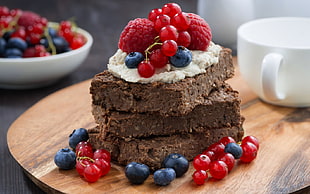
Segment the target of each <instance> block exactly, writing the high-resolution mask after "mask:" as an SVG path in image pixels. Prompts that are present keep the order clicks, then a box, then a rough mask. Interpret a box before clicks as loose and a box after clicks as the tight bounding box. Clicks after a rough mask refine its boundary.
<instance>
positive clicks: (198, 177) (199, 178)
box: [192, 170, 208, 185]
mask: <svg viewBox="0 0 310 194" xmlns="http://www.w3.org/2000/svg"><path fill="white" fill-rule="evenodd" d="M192 178H193V181H194V182H195V183H196V184H197V185H203V184H204V183H205V180H206V179H207V178H208V174H207V173H206V171H204V170H196V171H195V172H194V173H193V175H192Z"/></svg>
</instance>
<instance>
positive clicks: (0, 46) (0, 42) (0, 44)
mask: <svg viewBox="0 0 310 194" xmlns="http://www.w3.org/2000/svg"><path fill="white" fill-rule="evenodd" d="M5 47H6V40H5V39H4V38H0V56H3V54H4V52H5Z"/></svg>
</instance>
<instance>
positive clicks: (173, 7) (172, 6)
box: [161, 3, 182, 17]
mask: <svg viewBox="0 0 310 194" xmlns="http://www.w3.org/2000/svg"><path fill="white" fill-rule="evenodd" d="M161 9H162V12H163V14H166V15H169V16H170V17H173V16H174V15H175V14H177V13H180V12H182V9H181V7H180V6H179V5H178V4H176V3H167V4H165V5H164V6H163V7H162V8H161Z"/></svg>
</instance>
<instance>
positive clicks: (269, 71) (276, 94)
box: [261, 53, 285, 101]
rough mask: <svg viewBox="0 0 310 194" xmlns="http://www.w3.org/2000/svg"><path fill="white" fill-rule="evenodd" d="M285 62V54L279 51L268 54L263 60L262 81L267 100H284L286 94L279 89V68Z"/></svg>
mask: <svg viewBox="0 0 310 194" xmlns="http://www.w3.org/2000/svg"><path fill="white" fill-rule="evenodd" d="M282 62H283V56H282V55H280V54H278V53H269V54H267V55H266V56H265V57H264V59H263V61H262V69H261V83H262V89H263V95H264V96H265V98H266V99H267V100H272V101H277V100H283V99H284V98H285V94H284V93H281V92H280V91H279V90H278V84H277V82H278V79H279V78H278V76H279V69H280V67H281V64H282Z"/></svg>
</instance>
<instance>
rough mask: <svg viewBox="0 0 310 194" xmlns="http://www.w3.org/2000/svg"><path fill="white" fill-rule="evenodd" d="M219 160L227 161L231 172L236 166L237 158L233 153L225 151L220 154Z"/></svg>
mask: <svg viewBox="0 0 310 194" xmlns="http://www.w3.org/2000/svg"><path fill="white" fill-rule="evenodd" d="M218 160H220V161H223V162H225V164H226V165H227V168H228V172H230V171H231V170H232V169H233V167H234V166H235V158H234V156H233V155H232V154H231V153H223V154H222V155H220V157H219V158H218Z"/></svg>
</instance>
